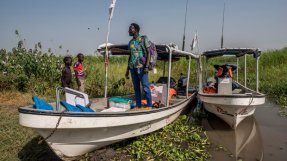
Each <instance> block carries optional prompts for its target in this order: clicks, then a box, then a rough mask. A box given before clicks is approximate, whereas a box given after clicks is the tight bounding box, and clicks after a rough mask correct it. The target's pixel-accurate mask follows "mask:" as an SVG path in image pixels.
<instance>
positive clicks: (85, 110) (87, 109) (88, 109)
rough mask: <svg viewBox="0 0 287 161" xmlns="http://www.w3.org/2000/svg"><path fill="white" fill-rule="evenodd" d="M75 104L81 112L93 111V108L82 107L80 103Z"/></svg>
mask: <svg viewBox="0 0 287 161" xmlns="http://www.w3.org/2000/svg"><path fill="white" fill-rule="evenodd" d="M76 106H77V107H79V108H80V109H81V110H82V111H83V112H95V111H94V110H93V109H91V108H87V107H84V106H82V105H76Z"/></svg>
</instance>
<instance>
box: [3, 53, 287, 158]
mask: <svg viewBox="0 0 287 161" xmlns="http://www.w3.org/2000/svg"><path fill="white" fill-rule="evenodd" d="M222 59H224V61H226V62H236V60H235V59H234V58H229V57H224V58H220V60H221V61H219V59H214V60H211V62H210V63H209V64H216V63H219V62H222ZM62 60H63V55H62V56H55V55H54V54H52V53H49V52H47V53H43V52H41V51H39V50H37V49H35V50H29V51H28V50H26V49H25V48H13V50H12V51H11V52H7V51H6V50H5V49H0V119H1V123H0V127H1V128H0V140H1V142H0V153H1V154H2V155H1V156H0V160H57V158H56V156H55V155H54V154H53V152H51V150H50V149H49V147H48V145H47V144H45V143H44V144H40V145H39V144H38V143H37V142H38V141H39V140H40V137H39V135H37V134H36V133H35V132H33V131H32V130H31V129H28V128H25V127H22V126H20V125H19V123H18V111H17V108H18V107H21V106H25V105H29V104H32V103H33V102H32V99H31V97H32V95H36V96H39V97H40V98H42V99H44V100H46V101H48V102H51V101H54V100H55V88H56V87H57V86H59V85H60V74H61V68H62V67H63V61H62ZM75 61H76V58H74V59H73V62H75ZM243 63H244V58H242V59H241V58H240V59H239V67H238V69H239V82H241V83H244V69H243V68H242V67H243ZM84 64H85V66H86V72H87V78H86V84H87V85H86V92H87V93H88V95H89V96H90V97H100V96H103V95H104V93H103V92H104V90H103V89H104V78H105V77H104V71H105V70H104V68H105V67H104V58H103V57H102V56H100V57H95V56H89V55H85V62H84ZM286 64H287V48H283V49H278V50H270V51H265V52H263V53H262V55H261V57H260V66H259V67H260V69H259V71H260V73H259V75H260V88H259V91H260V92H261V93H264V94H266V95H267V97H268V99H270V100H272V101H274V102H276V103H277V104H279V105H281V107H282V108H281V109H280V111H278V115H280V116H282V117H286V116H287V110H286V109H287V76H286V73H287V66H286ZM255 65H256V62H255V59H253V58H252V56H248V57H247V67H250V68H248V70H247V73H248V76H247V78H248V79H247V87H249V88H252V89H255V86H256V84H255V79H256V78H255V71H253V70H254V69H255V68H253V67H254V66H255ZM126 66H127V57H110V59H109V71H117V72H110V73H109V80H108V82H109V83H108V84H109V86H108V91H109V93H108V96H115V95H124V94H127V93H130V92H132V91H133V89H132V88H131V87H132V82H131V80H126V79H124V75H125V69H126ZM163 66H164V65H163V62H160V61H158V64H157V71H158V73H157V74H153V73H151V74H150V82H151V81H156V80H157V79H158V78H159V77H160V76H162V75H163V73H162V67H163ZM186 66H187V62H186V61H185V60H183V59H181V60H179V61H177V62H174V63H173V67H172V73H173V75H172V77H173V78H175V80H178V79H179V77H180V73H186V72H187V68H186ZM192 68H193V69H195V68H196V63H195V62H193V64H192ZM208 69H209V74H210V75H212V73H213V72H214V71H213V67H212V66H209V67H208ZM191 72H192V73H191V80H190V83H191V85H193V86H196V85H197V83H196V78H197V76H196V74H197V73H196V72H195V71H194V70H192V71H191ZM235 79H236V76H235ZM74 82H75V81H74ZM74 85H76V84H74ZM186 120H187V116H185V115H183V116H181V117H180V118H179V119H178V120H176V122H174V123H172V124H170V125H168V126H166V127H165V128H163V129H161V130H158V131H157V132H154V133H151V134H147V135H144V136H142V137H138V138H134V139H130V140H127V141H124V142H120V143H117V144H114V145H112V146H109V147H107V148H106V149H101V151H95V152H93V153H89V154H86V155H84V156H82V157H81V158H78V159H77V160H99V159H101V158H99V157H103V158H104V157H106V159H107V158H108V156H110V157H111V156H112V158H110V160H111V159H112V160H129V159H132V160H140V159H142V160H148V159H150V160H152V159H154V160H174V159H175V158H176V159H178V158H180V159H182V160H185V159H186V158H189V159H187V160H208V159H209V158H210V156H209V154H208V151H207V148H208V145H209V144H210V143H209V142H208V139H207V137H206V135H205V132H204V129H203V128H202V127H201V126H200V125H197V124H186ZM165 142H167V143H165ZM168 143H170V144H168ZM149 149H151V150H149ZM101 152H102V153H103V154H102V155H100V153H101ZM96 156H98V158H97V157H96ZM156 156H159V157H157V158H156ZM180 159H179V160H180Z"/></svg>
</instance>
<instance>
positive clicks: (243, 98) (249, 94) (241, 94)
mask: <svg viewBox="0 0 287 161" xmlns="http://www.w3.org/2000/svg"><path fill="white" fill-rule="evenodd" d="M260 54H261V51H260V50H259V49H246V48H244V49H243V48H239V49H227V48H224V49H218V50H210V51H206V52H204V53H203V54H202V56H203V58H205V59H206V62H207V60H208V59H210V58H213V57H218V56H223V55H230V56H236V57H237V66H238V58H239V57H240V56H245V85H241V84H240V83H238V70H237V80H233V79H232V76H230V75H232V70H233V69H234V68H236V66H235V65H231V64H224V65H215V68H217V69H218V68H221V69H220V70H221V71H217V75H218V73H220V74H221V75H220V76H215V80H216V81H215V82H213V83H210V82H208V80H207V76H206V75H207V74H206V73H207V72H206V70H203V72H201V74H200V75H201V79H202V77H205V78H204V82H203V84H204V86H203V85H202V84H201V85H200V86H201V87H202V88H201V89H200V90H199V92H198V97H199V99H200V100H201V102H202V103H203V107H204V108H205V109H206V110H207V111H209V112H211V113H214V114H215V115H217V116H218V117H220V118H221V119H222V120H224V121H225V122H226V123H227V124H229V125H230V126H231V127H232V128H233V129H235V128H236V127H237V125H238V124H239V123H240V122H241V121H242V120H243V119H244V118H246V117H247V116H250V115H252V114H253V113H254V111H255V109H256V107H258V106H259V105H262V104H264V103H265V95H264V94H262V93H260V92H259V91H258V88H259V71H258V69H259V57H260ZM247 55H253V57H254V58H256V91H254V90H251V89H249V88H247V87H246V76H247V74H246V56H247ZM206 64H207V63H205V67H206ZM232 68H233V69H232ZM222 72H223V73H222ZM214 85H215V86H216V87H214Z"/></svg>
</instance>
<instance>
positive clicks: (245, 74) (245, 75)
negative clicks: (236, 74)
mask: <svg viewBox="0 0 287 161" xmlns="http://www.w3.org/2000/svg"><path fill="white" fill-rule="evenodd" d="M246 64H247V63H246V54H245V55H244V86H245V87H247V86H246V79H247V78H246V77H247V73H246Z"/></svg>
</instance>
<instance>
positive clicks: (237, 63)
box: [236, 58, 239, 82]
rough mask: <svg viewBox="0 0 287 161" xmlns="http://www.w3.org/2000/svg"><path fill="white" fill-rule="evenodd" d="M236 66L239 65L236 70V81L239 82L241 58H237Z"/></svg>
mask: <svg viewBox="0 0 287 161" xmlns="http://www.w3.org/2000/svg"><path fill="white" fill-rule="evenodd" d="M236 65H237V70H236V81H237V82H238V69H239V58H237V62H236Z"/></svg>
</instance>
